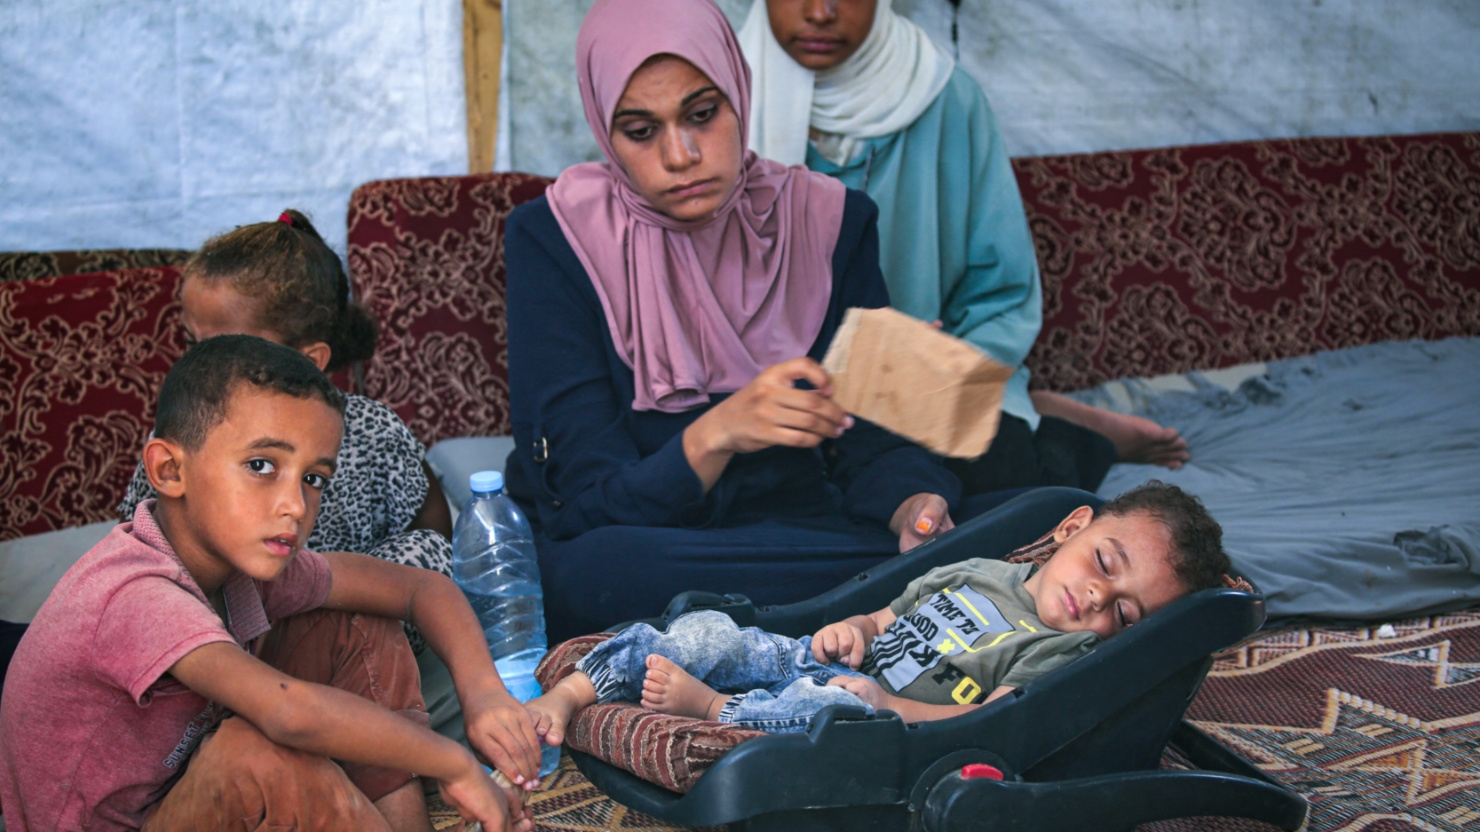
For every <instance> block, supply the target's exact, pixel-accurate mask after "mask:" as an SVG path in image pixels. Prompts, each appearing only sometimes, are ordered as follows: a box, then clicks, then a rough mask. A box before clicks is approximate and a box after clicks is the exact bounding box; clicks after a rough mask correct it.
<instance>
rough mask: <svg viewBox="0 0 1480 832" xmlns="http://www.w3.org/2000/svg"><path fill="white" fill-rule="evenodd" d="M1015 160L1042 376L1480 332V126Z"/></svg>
mask: <svg viewBox="0 0 1480 832" xmlns="http://www.w3.org/2000/svg"><path fill="white" fill-rule="evenodd" d="M1013 167H1014V169H1015V171H1016V173H1017V177H1018V185H1019V187H1020V188H1021V189H1022V193H1023V201H1024V203H1025V204H1026V206H1027V210H1028V222H1029V226H1030V227H1031V228H1032V231H1033V238H1034V242H1035V244H1036V246H1037V249H1038V261H1039V263H1040V265H1041V267H1042V271H1043V292H1044V321H1043V331H1042V333H1041V334H1040V335H1039V338H1038V343H1037V344H1036V345H1035V346H1034V348H1033V351H1032V353H1031V354H1030V355H1029V356H1028V359H1027V364H1028V366H1029V367H1030V368H1031V369H1032V370H1033V373H1034V377H1035V382H1036V384H1038V385H1041V386H1045V387H1048V388H1051V389H1058V390H1071V389H1079V388H1084V387H1090V386H1093V385H1095V384H1099V383H1100V382H1103V381H1106V380H1108V379H1113V378H1123V377H1126V376H1136V375H1158V374H1161V373H1179V372H1185V371H1187V370H1193V369H1209V368H1215V367H1226V366H1230V365H1233V364H1241V363H1245V362H1250V361H1268V360H1272V359H1277V358H1286V357H1290V356H1295V355H1305V354H1308V353H1311V352H1315V351H1317V350H1321V349H1334V348H1338V347H1348V346H1355V345H1358V344H1367V343H1372V342H1374V341H1382V340H1389V339H1398V338H1425V339H1438V338H1444V337H1448V336H1452V335H1480V133H1448V134H1436V135H1420V136H1382V137H1374V138H1352V139H1299V140H1292V141H1256V142H1246V143H1241V144H1222V145H1202V146H1193V147H1174V148H1166V149H1161V150H1142V151H1131V152H1121V153H1090V154H1084V155H1074V156H1047V157H1040V158H1024V159H1016V160H1014V161H1013Z"/></svg>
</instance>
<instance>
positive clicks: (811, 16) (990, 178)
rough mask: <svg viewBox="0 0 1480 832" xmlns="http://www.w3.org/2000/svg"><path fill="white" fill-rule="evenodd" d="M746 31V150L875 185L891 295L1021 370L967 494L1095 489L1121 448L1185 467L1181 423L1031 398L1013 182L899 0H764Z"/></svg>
mask: <svg viewBox="0 0 1480 832" xmlns="http://www.w3.org/2000/svg"><path fill="white" fill-rule="evenodd" d="M739 40H740V47H741V49H742V50H743V51H744V52H745V57H746V60H747V61H749V63H750V66H751V70H752V76H753V79H754V80H753V87H754V91H755V92H754V95H755V100H754V102H753V105H752V107H751V115H750V125H751V129H750V145H751V147H752V148H753V149H754V150H756V152H757V153H759V154H760V155H761V156H765V157H770V158H773V159H777V160H779V161H782V162H786V163H788V164H796V163H803V164H806V166H807V167H809V168H811V169H812V170H814V171H818V172H821V173H826V174H829V175H831V176H835V177H837V178H838V179H840V180H842V181H843V183H844V184H846V185H848V186H849V187H851V188H857V189H859V190H863V191H865V192H867V193H868V195H869V196H871V197H873V199H874V201H875V202H876V203H878V206H879V230H880V240H879V254H880V257H879V259H880V267H881V268H882V270H883V272H884V279H885V282H886V283H887V284H888V286H889V296H890V303H891V305H892V306H894V307H895V308H897V309H900V310H901V311H904V312H906V313H908V314H910V315H913V316H915V317H917V318H920V319H922V320H927V321H929V320H939V321H940V322H941V325H942V327H943V328H944V329H945V331H946V332H949V333H951V334H952V335H956V336H958V337H961V338H964V339H966V340H967V341H970V342H971V343H973V344H975V345H976V346H978V347H980V348H982V349H983V350H984V351H986V352H987V354H989V355H991V356H992V357H993V358H995V359H996V360H998V361H1000V362H1002V363H1004V364H1006V365H1008V366H1010V367H1017V368H1018V369H1017V372H1016V373H1015V374H1014V375H1013V377H1012V379H1011V380H1010V381H1009V383H1008V389H1007V393H1006V395H1005V397H1004V400H1003V416H1002V423H1001V426H1000V427H999V429H998V434H997V439H996V441H995V442H994V443H993V445H992V448H991V450H990V451H989V452H988V453H987V455H986V456H984V457H982V458H981V459H979V460H976V461H974V462H972V463H956V464H955V470H956V473H957V474H958V475H960V476H961V478H962V481H963V484H964V485H965V486H966V489H967V493H981V492H984V491H995V490H1003V489H1010V488H1018V487H1026V486H1035V485H1070V486H1076V487H1079V488H1084V489H1087V490H1094V489H1095V488H1096V487H1097V486H1098V485H1099V483H1100V480H1101V479H1103V478H1104V475H1105V473H1106V471H1108V470H1109V467H1110V465H1111V464H1112V463H1114V462H1115V461H1116V460H1117V459H1119V460H1124V461H1135V462H1144V463H1155V464H1160V465H1166V466H1167V467H1170V468H1176V467H1180V466H1181V464H1182V462H1183V461H1185V460H1186V459H1187V458H1188V456H1187V443H1186V441H1185V440H1183V439H1182V438H1181V437H1180V436H1178V435H1177V431H1176V430H1174V429H1172V428H1163V427H1161V426H1160V425H1157V424H1155V423H1153V422H1150V421H1148V420H1145V419H1140V418H1136V417H1129V416H1123V415H1120V414H1115V413H1111V412H1109V411H1105V410H1099V409H1097V408H1090V407H1088V406H1086V405H1082V404H1079V403H1078V402H1076V401H1074V400H1072V399H1069V398H1067V397H1065V396H1062V395H1059V394H1056V393H1049V392H1046V391H1039V392H1035V393H1032V394H1030V393H1029V391H1028V369H1027V368H1026V367H1024V366H1022V364H1023V359H1024V358H1026V357H1027V354H1028V351H1029V350H1030V349H1031V348H1032V346H1033V341H1034V340H1035V339H1036V338H1037V337H1038V330H1039V327H1040V325H1041V323H1042V307H1043V298H1042V290H1041V288H1040V285H1039V276H1038V262H1037V257H1036V254H1035V252H1034V249H1033V238H1032V236H1031V235H1030V234H1029V233H1028V225H1027V220H1026V218H1025V216H1024V214H1023V204H1022V198H1021V196H1020V195H1019V193H1018V188H1017V180H1016V179H1015V178H1014V176H1013V172H1012V166H1011V165H1010V163H1009V161H1008V156H1007V150H1006V148H1005V147H1004V146H1003V143H1002V136H1001V133H1000V132H999V131H998V129H997V123H996V120H995V118H994V117H993V115H992V110H991V108H990V107H989V106H988V104H987V100H986V97H985V96H984V95H983V94H982V91H981V87H979V86H978V85H977V83H976V82H975V81H974V80H972V78H971V77H970V76H968V75H967V74H966V73H965V72H964V71H962V70H961V69H960V68H959V67H957V66H956V65H955V62H954V61H952V60H951V58H950V57H949V56H948V55H947V54H946V53H945V52H944V51H943V50H941V49H940V47H938V46H936V45H935V43H934V42H933V41H931V40H930V38H929V37H928V36H927V35H926V34H925V33H924V31H922V30H921V29H920V28H919V27H918V26H916V25H915V24H913V23H911V22H909V21H908V20H905V19H904V18H902V17H900V16H899V15H896V14H895V13H894V11H893V9H892V8H891V0H755V3H754V5H753V6H752V7H751V10H750V14H749V17H748V18H747V19H746V21H745V25H744V27H742V28H741V30H740V33H739ZM1040 414H1041V416H1040ZM1044 417H1047V418H1044Z"/></svg>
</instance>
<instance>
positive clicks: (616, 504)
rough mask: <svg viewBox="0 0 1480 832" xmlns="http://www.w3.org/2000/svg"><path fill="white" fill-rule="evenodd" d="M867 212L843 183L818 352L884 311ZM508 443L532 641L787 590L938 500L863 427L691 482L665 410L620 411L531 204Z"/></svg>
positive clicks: (955, 494)
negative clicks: (699, 599) (527, 566)
mask: <svg viewBox="0 0 1480 832" xmlns="http://www.w3.org/2000/svg"><path fill="white" fill-rule="evenodd" d="M877 213H878V212H877V209H876V208H875V207H874V204H873V201H872V200H870V199H869V198H868V196H866V195H865V194H863V193H861V192H859V191H853V190H850V191H848V194H847V199H846V203H845V209H844V212H843V225H842V231H841V233H840V235H839V238H838V244H837V248H836V249H835V250H834V252H833V259H832V266H833V290H832V298H831V301H830V303H829V305H828V310H827V317H826V320H825V321H824V323H823V325H822V331H821V332H820V334H819V335H818V336H817V340H816V342H815V343H813V345H812V348H811V350H810V351H809V352H808V355H810V356H811V357H812V358H814V359H817V360H818V361H821V360H822V356H823V354H824V353H825V352H826V351H827V346H828V344H829V343H831V341H832V338H833V333H834V332H836V331H837V328H838V324H839V323H841V321H842V318H843V313H844V312H845V311H846V310H847V309H848V308H849V307H854V306H858V307H866V308H875V307H882V306H888V305H889V296H888V292H887V290H886V289H885V288H884V279H883V277H882V275H881V274H880V273H879V258H878V250H879V242H878V228H877ZM505 247H506V248H505V255H506V258H507V262H508V322H509V386H510V398H511V400H512V402H513V421H514V440H515V449H514V451H513V452H512V453H511V454H510V455H509V460H508V464H507V467H506V469H505V475H506V477H507V481H508V489H509V493H510V494H511V495H512V496H513V497H514V498H515V499H517V500H518V501H519V503H520V504H521V505H523V506H524V507H525V509H527V510H528V512H529V516H530V522H531V524H532V526H533V527H534V531H535V542H536V546H537V548H538V550H539V558H540V571H541V577H542V579H543V583H544V587H545V610H546V617H547V619H548V626H549V631H550V637H551V639H552V641H553V640H560V639H564V638H568V637H571V636H575V635H580V634H583V633H588V632H596V631H598V630H601V629H602V628H604V627H607V626H609V625H611V624H614V623H617V622H619V621H624V620H627V619H631V618H639V617H648V616H653V615H657V614H658V613H660V612H662V610H663V608H664V606H665V605H666V604H667V602H668V601H669V599H670V598H672V597H673V595H675V594H676V593H678V592H682V591H684V590H690V589H698V590H708V591H711V592H740V593H744V594H746V595H748V596H750V598H751V599H752V600H754V601H755V602H756V603H757V604H775V603H787V602H791V601H797V600H801V599H804V598H808V597H810V596H813V595H816V594H817V593H819V592H823V591H825V590H827V589H830V588H832V587H834V586H836V585H837V584H839V583H841V582H842V581H844V580H846V579H847V578H849V577H851V576H852V575H854V574H856V573H858V572H860V571H862V570H864V569H867V568H868V567H870V566H872V565H873V564H875V563H878V562H879V561H881V560H884V559H885V558H888V557H891V556H893V555H895V554H898V551H899V549H898V538H897V536H895V535H893V534H891V533H890V532H889V530H888V523H889V520H890V518H891V517H892V516H893V514H894V511H895V509H896V508H898V506H899V504H900V503H902V502H903V501H904V500H905V499H906V498H908V497H909V496H911V495H913V494H916V493H918V492H922V491H923V492H930V493H935V494H940V495H941V496H943V497H945V498H946V500H947V502H949V503H951V504H952V507H953V508H954V507H955V503H956V501H957V499H958V498H959V496H960V491H961V486H960V483H959V481H958V480H957V479H956V477H955V476H954V475H952V474H951V473H950V472H948V471H946V469H945V467H944V466H943V465H942V464H941V462H940V460H939V458H938V457H935V456H934V455H932V454H931V453H929V452H928V451H926V450H924V449H922V448H920V447H919V446H917V445H914V444H912V443H910V442H908V441H907V440H904V439H902V438H900V437H898V436H896V435H894V434H891V433H889V432H887V431H885V430H883V429H881V428H879V427H876V426H874V425H872V424H869V423H867V422H863V421H859V422H858V423H857V424H855V425H854V427H853V428H851V429H850V430H849V431H848V432H847V433H846V434H844V436H843V437H842V438H840V439H837V440H835V441H828V442H825V443H823V445H822V446H821V447H819V448H812V449H799V448H779V447H778V448H768V449H765V450H762V451H758V452H755V453H751V454H737V455H736V456H735V457H734V459H733V460H732V461H731V462H730V464H729V466H728V467H727V468H726V469H725V472H724V474H723V475H722V476H721V477H720V478H719V481H718V482H717V483H715V485H714V487H713V488H712V489H710V491H709V493H708V494H705V493H703V487H702V485H701V484H700V482H699V477H698V476H697V475H696V474H695V473H694V471H693V469H692V468H691V467H690V466H689V463H688V460H687V459H686V458H685V457H684V452H683V430H684V428H686V427H688V425H689V424H690V423H692V422H693V421H694V420H695V419H697V418H699V416H701V415H702V414H703V413H704V412H705V411H706V410H708V407H713V406H714V404H717V403H718V402H720V401H723V399H724V398H725V396H724V395H718V394H716V395H712V396H711V397H710V405H709V406H708V407H701V408H696V409H693V410H689V411H686V412H683V413H662V412H658V411H635V410H633V409H632V401H633V386H632V385H633V376H632V371H631V369H629V368H628V366H627V365H626V363H625V362H623V361H622V359H621V357H620V356H619V354H618V352H617V350H616V347H615V346H614V344H613V341H612V337H611V332H610V331H609V329H608V326H607V322H606V316H605V314H604V313H603V311H602V306H601V302H600V300H599V299H598V298H597V295H596V290H595V288H594V287H593V286H592V284H591V279H590V277H589V276H588V275H587V273H586V270H585V268H584V267H583V266H582V265H581V262H580V260H578V259H577V257H576V254H575V252H574V250H572V248H571V246H570V244H569V243H568V242H567V241H566V239H565V235H564V233H563V232H562V231H561V229H560V225H559V223H558V222H557V221H556V219H555V215H554V214H553V213H552V212H551V210H550V206H549V203H548V202H547V201H546V200H545V198H544V197H541V198H540V199H537V200H535V201H533V202H530V203H527V204H525V205H522V206H520V207H519V208H517V209H515V210H514V212H513V213H512V214H510V215H509V219H508V224H507V227H506V233H505Z"/></svg>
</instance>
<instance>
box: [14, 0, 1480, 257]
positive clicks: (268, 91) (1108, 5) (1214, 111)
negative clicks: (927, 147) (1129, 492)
mask: <svg viewBox="0 0 1480 832" xmlns="http://www.w3.org/2000/svg"><path fill="white" fill-rule="evenodd" d="M589 5H590V0H505V12H506V16H507V20H506V22H507V29H506V31H507V33H508V37H509V38H510V44H509V46H510V48H509V50H508V62H507V66H508V72H507V75H506V81H507V88H506V89H507V93H508V95H507V97H506V99H505V100H507V101H508V102H509V103H510V106H509V107H507V108H506V109H505V113H504V115H506V116H507V123H508V124H509V125H510V130H509V131H508V135H507V136H506V138H507V139H508V144H507V147H508V152H507V154H506V155H505V158H506V159H507V161H508V163H509V165H510V166H512V167H514V168H517V169H522V170H529V171H533V172H538V173H545V174H554V173H558V172H559V171H560V170H561V169H562V168H563V167H564V166H566V165H568V164H570V163H572V162H577V161H581V160H583V159H589V158H594V157H595V155H596V150H595V145H594V143H593V142H592V140H591V137H590V134H589V132H588V130H587V128H586V125H585V121H584V119H583V117H582V114H581V108H580V103H579V99H578V97H577V95H576V85H575V70H574V55H573V51H574V47H573V44H574V37H575V30H576V27H577V26H578V25H579V23H580V18H581V15H582V14H583V13H584V11H585V9H586V8H587V7H588V6H589ZM720 5H721V6H722V7H723V8H724V9H725V11H726V12H727V13H728V14H729V15H730V17H731V19H732V20H738V19H740V17H741V16H743V14H744V12H745V10H746V9H747V8H748V7H749V4H748V0H720ZM895 6H896V7H897V8H898V9H899V10H901V11H902V12H904V13H906V14H908V15H909V16H910V17H911V18H913V19H915V20H917V21H919V22H920V23H921V24H922V25H924V26H925V27H926V28H927V30H928V31H930V32H931V34H932V35H934V36H936V37H937V38H938V39H939V40H941V42H943V43H947V44H948V43H949V41H950V36H949V27H950V9H951V7H950V4H949V3H948V2H947V0H896V2H895ZM461 9H462V7H461V4H460V3H459V2H457V1H456V0H400V2H388V0H357V2H345V0H280V1H279V2H276V3H263V2H247V1H246V0H210V2H207V0H130V2H127V3H118V2H110V0H0V250H45V249H66V248H105V247H107V248H111V247H145V246H170V247H180V248H193V247H195V246H197V245H199V244H200V242H201V241H202V240H203V239H204V238H205V237H207V236H209V235H210V234H213V233H216V232H219V231H223V230H226V229H229V228H231V227H232V226H235V225H238V224H241V223H245V222H253V221H257V220H261V219H264V218H268V219H270V218H272V217H275V216H276V215H277V212H278V211H279V210H281V209H282V208H284V207H287V206H296V207H300V208H304V209H307V210H308V211H309V212H310V213H312V215H313V216H314V217H315V219H316V220H317V221H318V223H319V225H320V227H321V228H322V229H323V231H324V233H325V236H326V237H328V238H329V239H330V241H331V242H332V243H334V245H335V246H336V247H337V248H339V249H341V250H342V249H343V240H344V214H345V210H346V206H347V202H348V199H349V193H350V191H351V190H352V189H353V188H354V187H355V186H356V185H358V184H360V183H362V182H365V181H368V180H371V179H379V178H385V177H392V176H416V175H429V174H447V173H462V172H465V171H466V170H467V139H466V129H465V109H464V107H465V105H464V99H463V82H462V41H461V37H462V35H461V27H462V11H461ZM960 33H961V36H960V45H961V54H962V63H963V65H964V66H965V67H966V69H967V70H968V71H970V72H971V73H972V74H973V75H974V76H975V77H976V78H977V79H978V80H979V81H980V82H981V83H982V86H983V87H984V88H985V89H986V91H987V95H988V97H989V98H990V99H991V101H992V104H993V107H994V108H995V109H996V111H997V115H998V118H999V119H1000V121H1001V123H1002V128H1003V133H1004V134H1005V135H1006V139H1007V145H1008V148H1009V150H1010V151H1011V152H1012V153H1013V154H1014V155H1028V154H1040V153H1058V152H1071V151H1089V150H1101V149H1109V148H1128V147H1149V146H1164V145H1172V144H1185V143H1196V142H1213V141H1230V140H1239V139H1251V138H1268V137H1281V136H1307V135H1361V134H1372V133H1409V132H1419V131H1429V130H1465V129H1468V130H1476V129H1480V72H1477V71H1476V66H1477V64H1480V46H1477V44H1480V0H1240V1H1239V2H1209V1H1208V0H963V2H962V10H961V19H960Z"/></svg>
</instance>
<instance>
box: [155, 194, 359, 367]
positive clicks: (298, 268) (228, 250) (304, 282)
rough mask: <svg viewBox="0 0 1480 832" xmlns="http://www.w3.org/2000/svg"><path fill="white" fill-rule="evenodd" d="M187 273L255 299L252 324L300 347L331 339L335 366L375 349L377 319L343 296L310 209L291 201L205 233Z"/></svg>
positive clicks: (344, 280) (336, 267) (343, 280)
mask: <svg viewBox="0 0 1480 832" xmlns="http://www.w3.org/2000/svg"><path fill="white" fill-rule="evenodd" d="M183 271H184V273H185V277H186V278H195V279H200V280H206V281H211V282H215V281H220V280H226V281H230V285H231V288H233V289H235V290H236V291H238V292H240V293H241V294H243V295H246V296H247V297H249V298H252V299H254V300H256V301H258V309H257V318H258V320H257V321H255V323H256V325H257V326H258V327H259V328H261V329H264V330H267V331H268V332H273V333H276V334H277V336H278V338H280V339H281V340H282V342H283V343H284V344H286V345H287V346H290V347H293V348H295V349H296V348H299V347H302V346H304V345H307V344H312V343H314V342H315V341H323V342H324V343H326V344H328V345H329V366H327V367H325V368H324V369H325V371H326V372H331V373H332V372H334V371H335V370H338V369H340V368H342V367H347V366H349V365H351V364H353V363H355V362H356V361H364V360H367V359H369V358H370V356H372V355H374V354H375V338H376V327H375V321H374V320H373V319H372V318H371V317H370V315H369V314H368V313H366V312H365V310H364V309H363V308H361V307H360V306H359V305H357V304H354V303H351V302H350V298H349V277H348V276H347V275H346V274H345V273H344V264H343V263H342V262H340V260H339V255H337V254H335V253H334V250H333V249H331V248H329V245H328V244H327V243H325V242H324V238H323V237H321V236H319V232H318V229H316V228H314V227H313V223H311V222H309V221H308V217H306V216H304V215H303V214H302V213H300V212H298V211H295V210H292V209H291V208H290V209H288V210H287V211H284V212H283V213H282V216H280V217H279V218H278V219H277V220H275V221H273V222H258V223H253V224H251V225H243V226H241V227H240V228H236V229H234V230H232V231H228V232H226V233H225V234H220V235H217V236H215V237H212V238H211V239H209V240H206V242H205V245H203V246H201V247H200V251H197V252H196V253H195V254H194V256H192V257H191V258H190V260H189V261H187V262H186V263H185V267H184V269H183Z"/></svg>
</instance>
